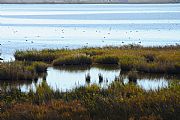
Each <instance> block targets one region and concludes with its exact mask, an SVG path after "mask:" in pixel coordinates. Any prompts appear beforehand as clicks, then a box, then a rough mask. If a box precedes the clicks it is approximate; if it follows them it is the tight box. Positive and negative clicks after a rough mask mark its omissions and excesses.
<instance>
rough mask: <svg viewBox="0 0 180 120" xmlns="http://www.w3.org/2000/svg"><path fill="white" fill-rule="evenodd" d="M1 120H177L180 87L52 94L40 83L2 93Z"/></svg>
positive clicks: (120, 86)
mask: <svg viewBox="0 0 180 120" xmlns="http://www.w3.org/2000/svg"><path fill="white" fill-rule="evenodd" d="M4 89H5V87H4ZM2 91H3V92H1V93H0V94H1V98H0V107H1V110H0V119H2V120H3V119H5V120H11V119H17V120H19V119H27V120H30V119H34V120H49V119H89V120H91V119H98V120H99V119H105V120H109V119H111V120H117V119H119V120H124V119H128V120H135V119H143V120H149V119H150V120H156V119H159V120H161V119H164V120H178V119H180V114H179V111H180V83H179V82H178V81H177V82H173V83H172V84H170V85H169V86H168V87H167V88H163V89H161V90H156V91H145V90H143V89H141V88H139V87H138V86H135V85H134V84H126V85H124V84H122V83H121V82H120V81H116V82H114V83H112V84H111V85H110V86H109V87H108V88H107V89H100V87H99V86H98V85H90V86H86V87H79V88H76V89H74V90H72V91H69V92H60V91H59V90H56V91H54V90H52V89H51V88H50V87H49V86H48V85H47V83H46V81H43V82H42V83H41V84H40V85H38V86H37V87H36V91H32V90H31V91H29V92H28V93H23V92H21V91H20V90H18V89H11V90H8V91H6V90H2Z"/></svg>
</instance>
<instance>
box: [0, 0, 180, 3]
mask: <svg viewBox="0 0 180 120" xmlns="http://www.w3.org/2000/svg"><path fill="white" fill-rule="evenodd" d="M176 3H180V0H164V1H161V0H151V1H150V0H138V1H136V0H0V4H176Z"/></svg>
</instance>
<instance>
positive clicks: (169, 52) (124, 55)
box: [15, 45, 180, 74]
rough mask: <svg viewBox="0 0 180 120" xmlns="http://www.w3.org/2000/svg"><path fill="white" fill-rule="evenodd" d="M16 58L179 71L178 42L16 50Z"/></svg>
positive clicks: (158, 70) (154, 70)
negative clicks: (173, 44) (161, 45)
mask: <svg viewBox="0 0 180 120" xmlns="http://www.w3.org/2000/svg"><path fill="white" fill-rule="evenodd" d="M15 59H16V60H23V61H24V60H25V61H42V62H50V63H52V64H53V65H54V66H62V65H90V64H119V65H120V67H121V69H122V70H124V71H130V70H136V71H140V72H146V73H168V74H173V73H180V46H179V45H177V46H164V47H142V46H137V45H127V46H122V47H104V48H82V49H73V50H70V49H60V50H49V49H47V50H41V51H37V50H28V51H17V52H16V53H15Z"/></svg>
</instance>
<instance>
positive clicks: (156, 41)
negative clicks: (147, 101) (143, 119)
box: [0, 4, 180, 91]
mask: <svg viewBox="0 0 180 120" xmlns="http://www.w3.org/2000/svg"><path fill="white" fill-rule="evenodd" d="M124 44H141V45H143V46H159V45H160V46H163V45H175V44H180V4H146V5H145V4H133V5H127V4H106V5H105V4H104V5H103V4H101V5H96V4H86V5H84V4H62V5H60V4H44V5H42V4H37V5H35V4H32V5H30V4H26V5H25V4H21V5H18V4H16V5H13V4H11V5H7V4H1V5H0V58H3V59H4V60H5V61H8V60H14V58H13V54H14V52H15V51H16V50H26V49H45V48H53V49H56V48H70V49H71V48H81V47H84V46H86V47H92V46H93V47H96V46H100V47H102V46H107V45H115V46H119V45H124ZM87 73H90V75H91V82H90V84H93V83H97V84H99V80H98V74H99V73H101V74H103V78H104V82H102V83H101V84H100V85H101V86H102V87H107V85H109V84H110V83H112V81H114V78H115V76H124V77H123V80H124V82H125V83H128V79H127V75H126V74H121V73H120V70H119V69H114V68H113V69H111V70H107V69H102V68H97V67H92V68H83V69H82V68H74V69H73V70H72V68H71V69H68V68H60V69H55V68H48V71H47V76H46V81H47V83H48V84H49V85H50V86H51V87H52V88H54V89H56V88H58V89H60V90H62V91H65V90H70V89H72V88H75V87H78V86H84V85H87V82H86V81H85V75H86V74H87ZM152 76H154V75H145V76H141V78H138V81H137V83H136V84H137V85H139V86H141V87H142V88H144V89H147V90H149V89H157V88H158V87H164V86H167V85H168V83H169V80H171V79H172V78H171V77H170V78H169V77H164V75H159V76H157V75H155V76H154V77H152ZM41 81H42V78H39V80H38V81H37V84H39V83H40V82H41ZM1 82H2V81H1ZM8 83H10V84H11V86H14V87H20V88H21V89H22V90H23V91H27V90H29V89H30V88H34V86H35V83H34V82H31V81H18V82H17V81H16V82H8ZM1 85H2V84H1Z"/></svg>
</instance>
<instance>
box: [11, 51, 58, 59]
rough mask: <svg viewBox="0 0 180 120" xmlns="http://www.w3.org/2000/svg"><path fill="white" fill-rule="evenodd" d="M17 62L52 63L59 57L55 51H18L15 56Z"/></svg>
mask: <svg viewBox="0 0 180 120" xmlns="http://www.w3.org/2000/svg"><path fill="white" fill-rule="evenodd" d="M14 57H15V59H16V60H21V61H24V60H25V61H43V62H51V61H53V60H54V59H56V58H57V57H58V56H57V55H56V54H55V53H54V51H53V50H46V51H45V50H44V51H41V52H39V51H37V50H27V51H16V52H15V54H14Z"/></svg>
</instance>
